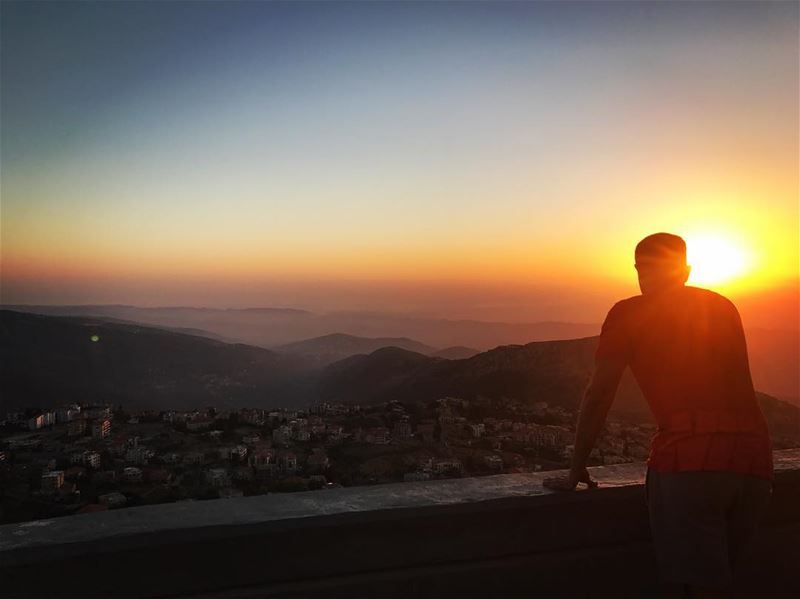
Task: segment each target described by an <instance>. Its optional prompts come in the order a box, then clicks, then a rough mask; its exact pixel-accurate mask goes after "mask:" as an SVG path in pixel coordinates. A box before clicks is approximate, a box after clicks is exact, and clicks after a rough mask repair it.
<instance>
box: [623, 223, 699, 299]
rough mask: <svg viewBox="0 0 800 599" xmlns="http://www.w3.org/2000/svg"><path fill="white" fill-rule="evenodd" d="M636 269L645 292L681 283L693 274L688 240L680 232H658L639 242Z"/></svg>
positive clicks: (652, 291) (640, 287)
mask: <svg viewBox="0 0 800 599" xmlns="http://www.w3.org/2000/svg"><path fill="white" fill-rule="evenodd" d="M635 255H636V272H637V273H639V289H641V290H642V293H654V292H658V291H662V290H665V289H670V288H673V287H679V286H681V285H684V284H685V283H686V280H687V279H688V278H689V272H690V271H691V267H690V266H689V265H687V264H686V242H685V241H684V240H683V239H682V238H680V237H678V236H677V235H670V234H669V233H655V234H653V235H648V236H647V237H645V238H644V239H642V240H641V241H640V242H639V243H638V244H637V245H636V253H635Z"/></svg>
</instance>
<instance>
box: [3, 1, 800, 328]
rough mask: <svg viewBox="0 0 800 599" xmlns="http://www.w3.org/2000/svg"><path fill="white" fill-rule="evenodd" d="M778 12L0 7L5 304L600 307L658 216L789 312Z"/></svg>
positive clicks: (790, 234)
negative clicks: (0, 12) (0, 22)
mask: <svg viewBox="0 0 800 599" xmlns="http://www.w3.org/2000/svg"><path fill="white" fill-rule="evenodd" d="M798 24H799V23H798V5H797V3H792V2H785V3H780V2H776V3H758V4H749V3H722V2H702V3H671V4H658V5H656V4H653V3H641V4H637V3H631V2H619V3H608V4H605V3H591V4H580V3H493V4H482V3H436V4H422V3H405V4H399V3H397V4H395V3H352V4H351V3H333V4H328V3H326V4H316V3H300V4H282V3H257V2H231V3H221V2H219V3H216V2H203V3H200V2H197V3H195V2H181V3H161V2H159V3H148V2H132V3H122V2H114V3H67V2H65V3H57V4H48V3H44V2H36V3H20V4H16V3H11V2H3V4H2V98H1V99H2V113H1V119H0V125H1V126H2V129H1V131H0V133H1V136H2V190H1V191H2V198H1V199H2V290H1V291H2V296H1V297H0V299H1V300H2V302H3V303H6V304H8V303H47V304H62V303H70V304H79V303H125V304H137V305H195V306H226V307H242V306H297V307H306V308H311V309H317V310H325V309H371V310H390V311H419V312H425V313H434V314H439V315H441V316H444V317H455V318H481V319H492V320H547V319H559V320H571V321H578V322H596V321H599V320H600V319H602V316H603V315H604V314H605V311H607V309H608V307H609V305H610V302H613V301H614V300H616V299H619V298H620V297H624V296H628V295H633V294H635V293H637V292H638V288H637V287H636V281H635V271H634V270H633V266H632V264H633V248H634V246H635V244H636V242H637V241H638V240H639V239H641V238H642V237H643V236H645V235H647V234H649V233H653V232H656V231H668V232H673V233H677V234H681V235H684V236H685V237H686V238H687V241H688V242H689V251H690V258H691V260H690V261H693V262H694V263H695V265H696V268H695V271H696V276H695V277H694V279H692V280H690V282H692V283H695V284H697V285H700V286H709V287H711V288H713V289H718V290H720V291H722V292H724V293H729V294H731V296H733V297H736V298H742V302H743V304H744V305H762V304H759V303H758V302H766V303H763V305H770V304H769V302H770V301H772V300H771V299H770V298H773V299H775V301H779V302H780V305H781V310H779V311H776V312H775V313H774V314H773V316H776V315H780V317H781V318H783V317H784V316H785V315H786V314H791V312H792V308H793V309H794V314H795V317H794V318H795V323H794V326H796V325H797V323H796V313H797V281H798V246H799V245H800V239H799V238H798V130H799V128H800V122H799V120H798V36H797V28H798ZM764 298H766V299H764ZM748 302H750V303H749V304H748ZM776 317H777V316H776ZM759 324H765V325H770V326H771V325H773V324H774V323H770V322H767V321H765V322H764V323H760V322H759Z"/></svg>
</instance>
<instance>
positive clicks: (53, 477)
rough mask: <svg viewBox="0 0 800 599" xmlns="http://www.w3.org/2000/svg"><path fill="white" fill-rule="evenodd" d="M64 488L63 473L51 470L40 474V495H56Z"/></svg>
mask: <svg viewBox="0 0 800 599" xmlns="http://www.w3.org/2000/svg"><path fill="white" fill-rule="evenodd" d="M63 486H64V471H63V470H53V471H52V472H47V473H45V474H42V493H47V494H50V493H57V492H58V491H59V490H60V489H61V488H62V487H63Z"/></svg>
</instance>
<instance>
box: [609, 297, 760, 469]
mask: <svg viewBox="0 0 800 599" xmlns="http://www.w3.org/2000/svg"><path fill="white" fill-rule="evenodd" d="M598 356H606V357H614V358H621V359H624V360H625V361H626V363H627V364H628V365H629V366H630V368H631V371H632V372H633V374H634V376H635V377H636V380H637V381H638V383H639V386H640V387H641V389H642V392H643V394H644V396H645V398H646V399H647V401H648V403H649V405H650V408H651V410H652V411H653V415H654V416H655V419H656V422H657V423H658V426H659V431H658V433H657V435H656V436H655V437H654V439H653V444H652V448H651V453H650V459H649V460H648V463H649V464H650V466H652V467H653V468H655V469H657V470H660V471H665V472H678V471H687V470H720V471H729V472H740V473H743V474H753V475H756V476H760V477H762V478H770V477H771V475H772V462H771V459H772V457H771V456H772V453H771V448H770V444H769V436H768V432H767V427H766V423H765V421H764V417H763V415H762V413H761V410H760V408H759V407H758V403H757V401H756V397H755V392H754V390H753V383H752V380H751V377H750V369H749V366H748V361H747V349H746V344H745V339H744V333H743V331H742V325H741V320H740V318H739V314H738V312H737V310H736V308H735V306H734V305H733V304H732V303H731V302H730V301H729V300H727V299H725V298H724V297H723V296H721V295H719V294H717V293H714V292H712V291H708V290H705V289H699V288H696V287H686V286H680V287H678V288H673V289H670V290H666V291H662V292H659V293H652V294H644V295H640V296H636V297H632V298H630V299H627V300H623V301H621V302H619V303H617V304H616V305H615V306H614V307H613V308H612V309H611V311H610V312H609V314H608V317H607V318H606V322H605V323H604V325H603V332H602V335H601V339H600V345H599V347H598Z"/></svg>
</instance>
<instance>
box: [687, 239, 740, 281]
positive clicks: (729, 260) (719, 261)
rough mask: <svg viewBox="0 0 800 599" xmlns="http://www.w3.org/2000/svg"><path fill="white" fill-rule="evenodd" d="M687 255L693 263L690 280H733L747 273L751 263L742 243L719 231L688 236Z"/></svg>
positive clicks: (691, 263)
mask: <svg viewBox="0 0 800 599" xmlns="http://www.w3.org/2000/svg"><path fill="white" fill-rule="evenodd" d="M686 255H687V262H688V263H689V265H690V266H691V267H692V272H691V274H690V276H689V283H690V284H699V285H720V284H725V283H730V282H732V281H733V280H735V279H736V278H737V277H740V276H742V275H743V274H745V273H746V272H747V270H748V268H749V266H750V259H749V256H748V254H747V252H746V251H745V250H744V249H743V248H742V247H741V246H740V245H738V244H736V243H735V242H733V241H731V240H730V239H728V238H725V237H723V236H718V235H698V236H694V237H687V238H686Z"/></svg>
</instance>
